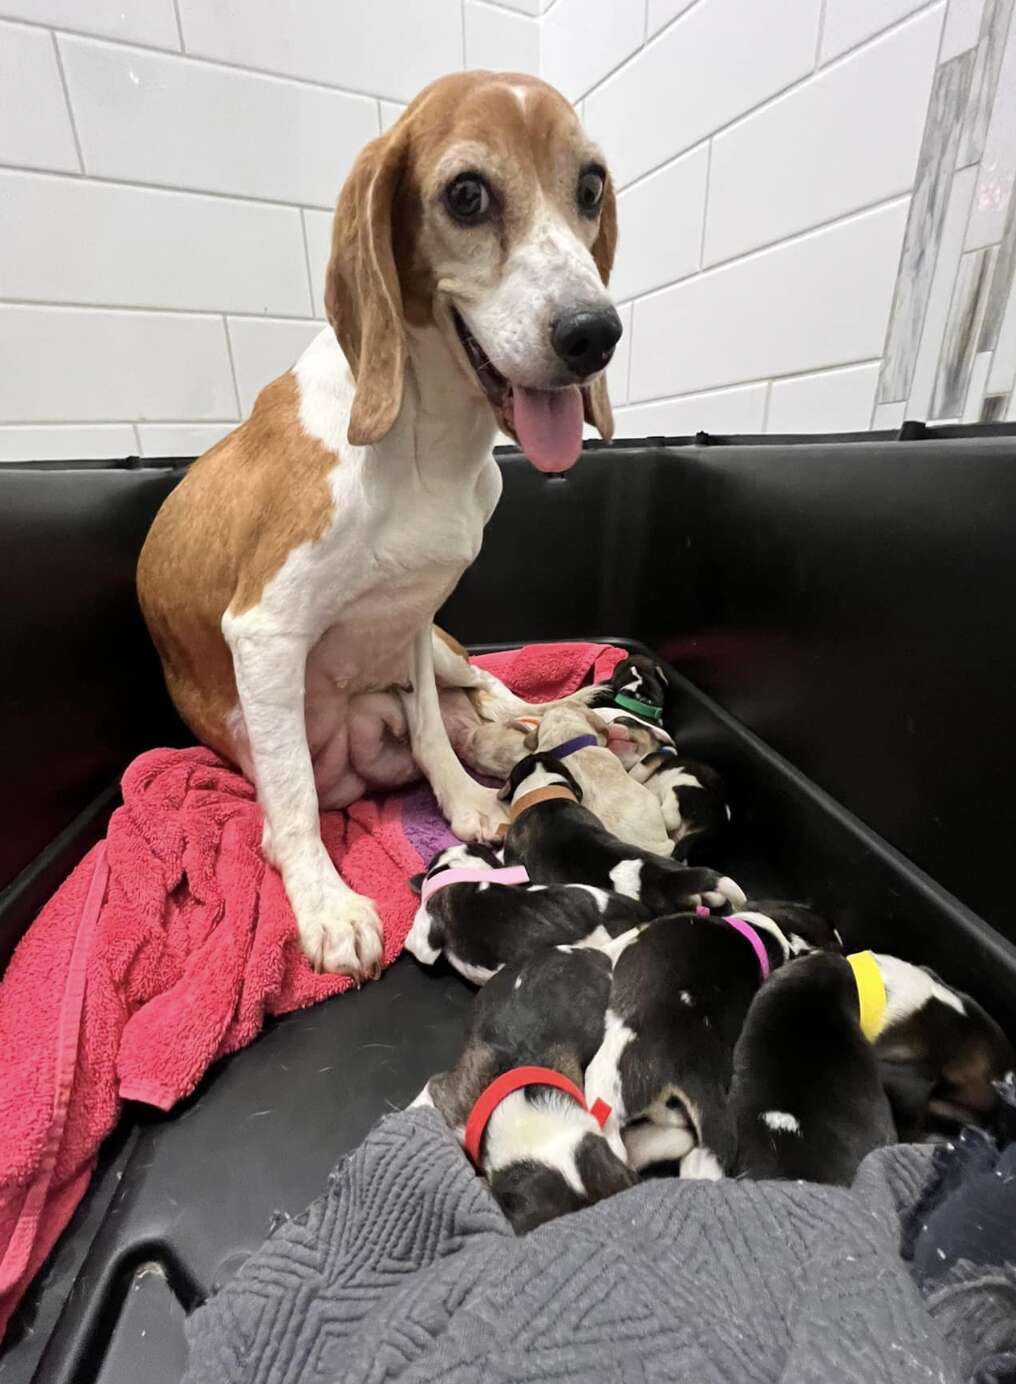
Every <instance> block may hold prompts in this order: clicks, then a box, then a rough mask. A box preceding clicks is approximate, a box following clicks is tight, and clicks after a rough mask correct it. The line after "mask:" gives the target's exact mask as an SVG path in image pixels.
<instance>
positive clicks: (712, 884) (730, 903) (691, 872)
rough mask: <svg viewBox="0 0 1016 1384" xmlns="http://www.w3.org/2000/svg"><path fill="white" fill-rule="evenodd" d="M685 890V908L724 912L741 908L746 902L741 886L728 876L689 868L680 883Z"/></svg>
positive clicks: (745, 895) (698, 868)
mask: <svg viewBox="0 0 1016 1384" xmlns="http://www.w3.org/2000/svg"><path fill="white" fill-rule="evenodd" d="M682 883H683V884H684V887H685V889H687V891H688V892H687V895H686V899H687V903H686V907H691V908H700V907H702V908H708V909H710V910H717V909H718V910H720V911H722V910H724V909H727V908H733V909H737V908H743V907H744V905H745V903H746V902H747V900H748V896H747V894H745V892H744V890H743V889H742V888H741V886H740V885H739V884H738V883H737V882H736V880H732V879H731V878H730V876H729V875H718V874H717V873H716V871H715V870H706V869H702V868H701V867H691V866H689V867H688V868H687V869H686V871H685V878H684V880H683V881H682Z"/></svg>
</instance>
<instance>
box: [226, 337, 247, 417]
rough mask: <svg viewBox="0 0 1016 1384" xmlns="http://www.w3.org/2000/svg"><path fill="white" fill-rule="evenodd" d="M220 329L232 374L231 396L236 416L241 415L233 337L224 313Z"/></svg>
mask: <svg viewBox="0 0 1016 1384" xmlns="http://www.w3.org/2000/svg"><path fill="white" fill-rule="evenodd" d="M222 330H223V331H224V332H225V333H226V354H227V355H228V356H229V369H230V373H231V374H232V376H233V396H234V398H235V399H236V416H237V417H238V418H242V417H243V408H242V406H241V404H240V382H239V380H238V379H237V377H236V361H235V360H234V359H233V339H232V337H231V336H230V334H229V318H228V317H227V316H226V314H225V313H223V314H222Z"/></svg>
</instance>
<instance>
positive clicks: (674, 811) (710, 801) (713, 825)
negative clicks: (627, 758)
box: [630, 749, 730, 848]
mask: <svg viewBox="0 0 1016 1384" xmlns="http://www.w3.org/2000/svg"><path fill="white" fill-rule="evenodd" d="M630 773H631V776H632V778H633V779H635V780H636V781H637V782H638V783H641V784H644V785H645V787H646V788H648V789H649V791H650V792H651V793H652V794H654V796H655V797H656V798H657V799H658V800H659V803H660V806H661V808H662V809H663V822H664V825H665V827H666V829H667V835H668V836H669V837H670V839H671V841H673V843H674V845H675V846H680V845H684V844H685V843H687V842H688V841H689V840H690V838H691V837H693V836H700V835H703V834H704V833H707V832H708V833H709V834H710V836H715V835H718V834H719V833H720V832H721V831H722V830H723V828H724V827H726V826H727V824H728V823H729V821H730V806H729V804H728V802H727V790H726V789H725V788H724V786H723V780H722V779H721V778H720V776H719V774H718V773H717V772H716V770H715V769H710V768H709V766H708V764H700V763H698V762H697V761H696V760H692V759H685V758H684V757H683V756H682V755H679V754H678V753H677V752H676V751H675V750H668V749H659V750H654V751H653V752H652V753H651V754H647V755H646V756H645V758H644V759H641V760H640V761H639V762H638V764H636V765H634V766H633V767H632V768H631V769H630ZM685 848H686V847H685Z"/></svg>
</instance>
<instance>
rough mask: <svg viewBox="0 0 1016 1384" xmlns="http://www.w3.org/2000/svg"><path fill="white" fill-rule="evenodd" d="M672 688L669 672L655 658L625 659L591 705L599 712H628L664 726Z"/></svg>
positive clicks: (596, 692) (590, 699)
mask: <svg viewBox="0 0 1016 1384" xmlns="http://www.w3.org/2000/svg"><path fill="white" fill-rule="evenodd" d="M668 686H669V684H668V682H667V675H666V673H665V672H664V671H663V669H662V668H661V667H660V665H659V664H658V663H657V662H655V660H654V659H651V658H646V657H645V656H644V655H643V654H633V655H632V656H631V657H630V658H623V659H622V660H621V662H620V663H619V664H618V665H617V667H616V668H615V669H614V671H613V673H612V674H611V676H610V681H609V682H608V683H601V684H600V685H599V686H598V687H597V688H596V689H595V695H593V696H592V697H590V698H589V700H588V702H587V705H588V706H591V707H594V708H595V709H596V710H598V711H599V710H605V711H609V710H611V709H616V710H619V711H626V712H629V713H630V714H632V715H635V716H639V717H641V718H643V719H645V720H647V721H649V722H650V723H651V724H653V725H661V724H662V719H663V708H664V704H665V702H666V698H667V687H668Z"/></svg>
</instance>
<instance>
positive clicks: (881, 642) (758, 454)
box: [0, 424, 1016, 1384]
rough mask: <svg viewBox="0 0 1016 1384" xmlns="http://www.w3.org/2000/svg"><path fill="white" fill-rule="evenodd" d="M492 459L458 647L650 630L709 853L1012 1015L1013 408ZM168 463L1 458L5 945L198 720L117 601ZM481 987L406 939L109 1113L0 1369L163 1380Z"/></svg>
mask: <svg viewBox="0 0 1016 1384" xmlns="http://www.w3.org/2000/svg"><path fill="white" fill-rule="evenodd" d="M501 460H502V465H503V469H504V477H505V491H504V497H503V499H502V501H501V504H500V507H499V509H498V511H497V513H496V515H495V516H494V519H493V520H492V521H491V524H490V528H489V531H488V534H487V537H486V540H485V544H484V548H483V552H482V554H481V556H480V558H479V560H478V561H477V563H476V564H475V566H474V567H473V568H472V569H471V570H470V571H469V572H468V573H467V574H466V576H465V578H464V579H463V581H462V583H461V584H460V587H459V589H458V590H457V591H456V593H455V595H454V596H453V597H452V599H451V600H450V601H449V603H448V606H447V607H446V609H445V610H444V611H443V612H442V614H441V616H440V621H441V623H442V624H443V625H444V626H445V627H446V628H447V629H449V630H451V631H452V632H453V633H454V634H455V635H457V636H458V637H459V638H460V639H462V640H463V641H464V642H467V643H469V644H470V645H471V646H473V647H480V646H500V647H503V646H505V645H508V644H516V643H522V642H530V641H532V640H540V639H544V640H546V639H554V640H557V639H566V638H587V637H592V638H605V639H613V642H617V643H624V644H626V645H627V646H628V647H632V648H647V649H651V650H653V651H654V652H655V653H656V654H658V655H659V656H660V657H661V658H662V659H663V660H664V661H665V662H666V663H667V665H668V667H669V669H670V671H671V672H672V674H673V677H672V698H671V704H670V705H669V707H668V719H669V722H670V723H671V725H672V726H673V728H674V729H675V730H676V731H677V733H678V735H679V740H680V743H681V745H682V747H683V748H685V749H686V750H687V751H688V752H689V753H693V754H694V755H695V756H696V757H698V758H702V759H705V760H706V761H707V762H710V763H713V764H714V765H715V766H716V767H717V768H719V769H720V770H721V771H722V772H723V773H724V775H725V776H726V777H727V778H728V780H729V783H730V787H731V791H732V798H733V801H734V804H735V810H736V818H735V830H734V831H733V832H732V833H731V836H730V839H729V841H728V842H727V843H726V844H725V845H724V847H723V848H722V850H720V851H719V852H717V853H715V855H714V857H713V858H711V859H710V863H715V864H717V865H719V866H722V867H723V868H724V869H726V870H728V871H729V872H730V873H732V874H734V875H735V876H736V877H737V878H738V879H739V880H740V882H741V883H742V884H743V885H744V886H745V887H746V888H748V889H749V890H750V891H751V892H753V893H756V894H757V893H765V894H769V895H772V894H773V893H779V894H783V895H786V896H791V897H796V898H802V899H807V900H809V901H811V902H813V903H814V904H815V905H816V906H817V907H819V908H821V909H823V910H825V911H827V912H828V913H829V914H830V915H831V916H832V917H833V919H834V920H835V922H836V923H837V925H838V926H839V927H840V929H841V931H842V932H843V933H844V936H845V938H846V940H847V941H848V943H854V944H869V943H877V945H878V946H879V947H880V948H882V949H884V950H886V951H893V952H897V953H899V954H900V955H903V956H905V957H908V958H910V959H912V960H915V961H920V962H922V963H926V964H929V965H931V966H933V967H934V968H935V969H936V970H938V971H940V972H941V973H942V974H943V975H944V976H945V977H946V978H947V979H948V980H949V981H951V982H952V983H954V984H956V985H958V986H959V987H961V988H963V989H966V990H969V991H971V992H972V993H973V994H975V995H976V996H977V997H978V998H979V999H981V1001H982V1002H983V1003H984V1004H986V1005H987V1006H988V1007H989V1009H990V1010H991V1011H992V1012H993V1013H994V1014H995V1015H996V1016H997V1017H998V1018H999V1020H1000V1021H1001V1022H1002V1023H1003V1025H1004V1026H1005V1027H1006V1028H1007V1029H1008V1030H1009V1032H1010V1034H1011V1035H1012V1036H1014V1037H1016V946H1014V942H1016V911H1014V908H1013V905H1012V904H1011V902H1010V892H1011V891H1010V888H1009V883H1008V877H1007V872H1008V868H1009V863H1010V857H1011V855H1012V853H1013V850H1012V845H1011V842H1010V834H1011V833H1010V821H1011V818H1012V813H1011V809H1010V794H1009V789H1010V785H1011V784H1012V783H1013V781H1014V770H1016V698H1014V696H1013V688H1014V687H1016V642H1014V640H1013V637H1012V629H1013V623H1014V616H1013V612H1014V611H1016V519H1014V518H1013V516H1016V427H1005V426H997V427H992V428H990V429H983V428H976V429H975V428H943V429H936V430H930V429H925V428H924V427H923V426H922V425H919V424H916V425H905V427H904V429H903V430H902V431H901V433H900V434H893V435H891V436H890V435H877V434H875V435H870V434H866V435H863V436H861V437H857V438H836V439H825V438H803V439H789V438H766V439H753V438H712V437H708V438H707V437H704V436H700V437H698V438H697V439H694V440H692V439H666V440H664V439H652V440H649V441H643V442H622V443H614V444H611V445H610V446H604V445H602V444H600V445H595V444H593V445H590V446H589V447H588V448H587V454H586V455H585V456H584V458H583V459H582V461H581V462H580V464H579V466H578V467H576V468H575V470H574V471H572V472H570V473H569V474H568V476H567V478H565V479H563V480H555V479H548V478H547V477H544V476H541V475H539V474H538V473H536V472H535V471H534V470H533V469H532V468H531V467H530V466H529V465H528V464H527V463H526V462H525V461H524V459H522V458H521V457H519V456H518V455H517V454H516V453H514V452H510V451H509V452H506V453H505V454H503V456H502V458H501ZM183 470H184V466H183V464H181V463H177V462H165V463H159V462H154V463H150V462H145V463H141V462H138V461H136V460H132V461H127V462H120V463H112V464H108V465H107V464H96V463H82V464H81V465H73V464H67V463H54V464H48V465H34V466H33V465H25V466H7V467H4V468H2V469H0V551H3V552H4V554H5V575H6V576H7V578H8V582H9V585H8V588H7V593H8V594H7V600H6V601H5V602H4V606H3V612H2V616H0V619H2V620H3V625H4V638H3V647H4V651H5V655H6V656H5V659H4V661H3V673H2V683H0V735H2V737H3V749H4V758H3V762H4V765H5V768H6V773H5V775H4V777H3V779H2V780H0V796H2V800H3V820H4V832H3V834H2V837H0V887H2V889H3V892H2V894H0V955H2V960H3V962H4V963H5V962H6V959H7V957H8V956H9V954H10V951H11V950H12V949H13V946H14V945H15V944H16V942H17V939H18V937H19V936H20V935H21V933H22V932H23V930H24V928H25V927H26V926H27V925H28V923H29V922H30V921H31V918H32V916H33V915H34V913H35V911H36V910H37V909H38V907H39V906H40V905H41V903H42V902H44V900H45V899H46V897H47V896H48V895H49V894H50V893H51V892H52V890H53V889H54V888H55V887H56V885H57V884H58V883H59V882H60V880H61V879H62V878H63V876H64V875H65V874H66V873H67V872H68V871H69V870H70V869H71V868H72V867H73V865H74V864H75V863H76V862H77V860H79V859H80V858H81V856H82V855H83V853H84V852H85V851H86V850H87V849H88V847H89V846H90V845H91V844H92V842H93V841H94V840H95V839H97V837H98V836H99V835H101V833H102V831H103V829H104V826H105V822H106V820H107V818H108V815H109V812H110V811H111V810H112V808H113V807H114V806H115V804H116V801H117V790H116V783H117V780H118V778H119V775H120V773H121V772H122V770H123V768H124V766H125V765H126V764H127V763H128V762H129V760H130V759H131V758H132V756H133V755H134V754H136V753H138V752H139V751H141V750H143V749H146V748H149V747H150V746H152V745H155V744H165V743H184V742H185V732H184V731H183V728H182V727H181V726H180V725H179V723H178V722H177V721H176V718H175V716H174V714H173V712H172V708H171V707H170V706H169V703H168V701H167V699H166V695H165V692H164V690H163V687H162V682H161V675H160V672H159V669H158V664H157V661H156V659H155V657H154V654H153V653H152V651H151V649H150V646H149V644H148V640H147V636H146V633H145V630H144V627H143V625H142V623H141V619H140V615H139V613H138V610H137V605H136V602H135V599H134V593H133V572H134V564H135V562H136V559H137V554H138V551H139V549H140V546H141V543H142V541H143V538H144V535H145V532H146V531H147V527H148V525H149V523H150V522H151V519H152V517H153V515H154V514H155V511H156V509H157V508H158V506H159V504H160V502H161V500H162V499H163V498H164V496H165V495H166V494H167V493H168V491H169V490H170V489H171V488H172V486H173V485H174V484H175V483H176V481H177V480H178V479H179V477H180V475H182V473H183ZM522 553H524V561H523V560H520V554H522ZM470 998H471V991H470V989H469V987H468V986H467V985H466V984H465V983H464V982H462V981H460V980H459V979H458V978H457V977H456V976H455V975H454V974H453V973H451V972H449V971H440V970H439V971H437V972H436V973H434V974H430V973H425V972H424V971H423V969H422V968H420V967H419V966H417V965H416V963H415V962H414V961H412V959H411V958H403V959H402V960H400V961H399V962H398V963H396V965H395V966H394V967H392V968H391V969H390V970H389V971H388V972H387V973H386V975H385V976H384V977H383V978H382V980H381V981H379V982H378V983H376V984H374V985H370V986H367V987H365V988H364V989H363V990H361V991H359V992H356V993H350V994H348V995H345V996H343V997H342V998H341V1000H340V1001H339V1002H331V1003H326V1004H323V1005H320V1006H318V1007H317V1008H314V1009H311V1010H307V1011H304V1012H301V1013H298V1014H293V1015H290V1016H288V1017H287V1018H285V1019H282V1020H279V1021H277V1022H275V1023H273V1024H272V1025H271V1026H270V1027H269V1028H268V1030H266V1032H265V1033H264V1035H263V1036H262V1037H261V1038H260V1039H259V1040H258V1041H257V1042H256V1043H255V1044H254V1045H253V1046H252V1047H251V1048H249V1049H247V1050H246V1051H244V1052H242V1053H239V1054H237V1055H236V1056H235V1057H233V1058H230V1059H228V1060H227V1061H225V1062H223V1063H221V1064H219V1066H218V1067H217V1068H216V1069H215V1070H214V1071H213V1072H212V1073H210V1075H209V1077H208V1078H207V1079H206V1080H205V1082H204V1083H203V1085H202V1086H201V1088H200V1089H199V1091H198V1092H197V1093H196V1094H195V1096H194V1097H193V1098H192V1099H191V1100H189V1101H188V1102H187V1103H186V1104H185V1105H184V1106H182V1107H179V1108H178V1109H177V1110H175V1111H174V1112H173V1113H172V1114H171V1115H169V1116H165V1117H160V1116H156V1115H154V1114H152V1113H151V1112H147V1111H142V1110H140V1109H133V1110H129V1111H128V1112H127V1116H126V1118H125V1119H124V1120H123V1122H122V1123H121V1126H120V1128H119V1129H118V1131H117V1133H116V1134H115V1135H114V1136H113V1138H112V1139H111V1140H110V1141H109V1143H108V1145H107V1147H106V1149H105V1151H104V1154H103V1157H102V1161H101V1166H100V1168H99V1170H98V1172H97V1174H96V1176H95V1178H94V1180H93V1182H92V1186H91V1188H90V1190H89V1193H88V1195H87V1197H86V1199H85V1201H84V1202H83V1204H82V1206H81V1207H80V1208H79V1210H78V1212H77V1214H76V1216H75V1217H74V1220H73V1221H72V1223H71V1226H70V1228H69V1230H68V1231H67V1233H66V1234H65V1236H64V1238H63V1240H62V1241H61V1243H60V1244H59V1245H58V1247H57V1249H56V1250H55V1252H54V1253H53V1255H52V1256H51V1259H50V1262H49V1263H48V1265H47V1266H46V1268H45V1269H44V1271H43V1273H42V1274H41V1275H40V1277H39V1279H38V1280H37V1282H36V1284H35V1285H34V1287H33V1288H32V1289H31V1290H30V1292H29V1294H28V1296H27V1298H26V1299H25V1301H24V1303H23V1305H22V1308H21V1309H20V1311H19V1312H18V1314H17V1316H16V1317H15V1319H14V1321H13V1322H12V1324H11V1327H10V1329H9V1332H8V1338H7V1343H6V1345H5V1347H4V1348H3V1350H2V1351H0V1380H3V1381H4V1384H6V1381H8V1380H10V1381H17V1382H18V1384H27V1381H29V1380H33V1381H38V1384H71V1382H72V1381H73V1384H91V1381H100V1382H101V1384H114V1382H115V1384H127V1381H131V1384H133V1381H136V1380H138V1379H144V1380H145V1381H146V1384H175V1381H178V1380H179V1378H180V1377H181V1375H182V1372H183V1368H184V1364H185V1358H186V1350H185V1345H184V1337H183V1323H184V1320H185V1317H186V1314H187V1312H188V1311H189V1310H191V1309H192V1307H193V1306H195V1305H196V1304H197V1303H199V1302H200V1301H201V1300H202V1299H203V1298H204V1297H205V1295H206V1294H208V1293H209V1292H210V1291H211V1290H212V1289H214V1288H215V1287H216V1286H218V1285H219V1284H221V1283H223V1282H224V1281H225V1280H226V1279H228V1278H229V1277H230V1276H231V1275H232V1274H233V1273H235V1272H236V1270H237V1269H238V1267H239V1266H240V1264H241V1263H242V1262H243V1260H244V1258H245V1256H246V1255H247V1254H249V1253H250V1252H251V1251H252V1250H253V1249H255V1248H256V1247H257V1246H258V1245H259V1244H260V1243H261V1241H262V1240H263V1239H264V1237H265V1235H266V1234H267V1233H268V1232H269V1230H270V1228H271V1226H272V1225H273V1223H274V1221H275V1219H276V1218H277V1217H278V1215H280V1214H286V1215H291V1214H294V1213H296V1212H298V1211H300V1210H301V1209H302V1208H303V1206H304V1205H305V1204H306V1203H307V1202H308V1201H309V1200H310V1199H311V1198H312V1197H313V1196H314V1195H315V1194H316V1193H317V1192H318V1191H319V1189H320V1188H321V1186H322V1184H323V1183H324V1180H325V1178H326V1176H327V1174H328V1172H329V1171H330V1169H331V1167H332V1166H333V1165H334V1163H335V1162H336V1160H337V1159H338V1158H339V1157H340V1156H341V1155H342V1154H343V1153H345V1152H347V1151H348V1150H349V1149H351V1148H352V1147H354V1146H355V1145H356V1144H357V1143H358V1142H359V1141H360V1139H361V1138H362V1137H363V1135H364V1134H365V1132H366V1131H367V1129H368V1128H369V1127H370V1125H371V1124H372V1123H373V1122H374V1121H375V1120H376V1119H377V1118H378V1117H379V1116H380V1115H381V1114H382V1113H384V1112H385V1111H386V1110H388V1109H390V1108H391V1107H392V1106H399V1105H402V1104H404V1103H405V1102H406V1101H408V1100H409V1099H411V1098H412V1097H413V1096H414V1095H415V1094H416V1092H417V1091H418V1090H419V1089H420V1087H421V1086H422V1085H423V1082H424V1081H425V1080H426V1078H427V1077H428V1076H429V1075H430V1074H431V1073H432V1072H433V1071H435V1070H437V1069H439V1068H441V1067H442V1066H445V1065H446V1064H447V1063H448V1062H449V1061H450V1060H451V1059H452V1058H453V1056H454V1055H455V1052H456V1049H457V1045H458V1042H459V1038H460V1033H461V1025H462V1021H463V1017H464V1015H465V1012H466V1009H467V1007H468V1005H469V1002H470ZM296 1074H299V1076H298V1077H297V1075H296ZM265 1112H268V1113H265Z"/></svg>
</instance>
